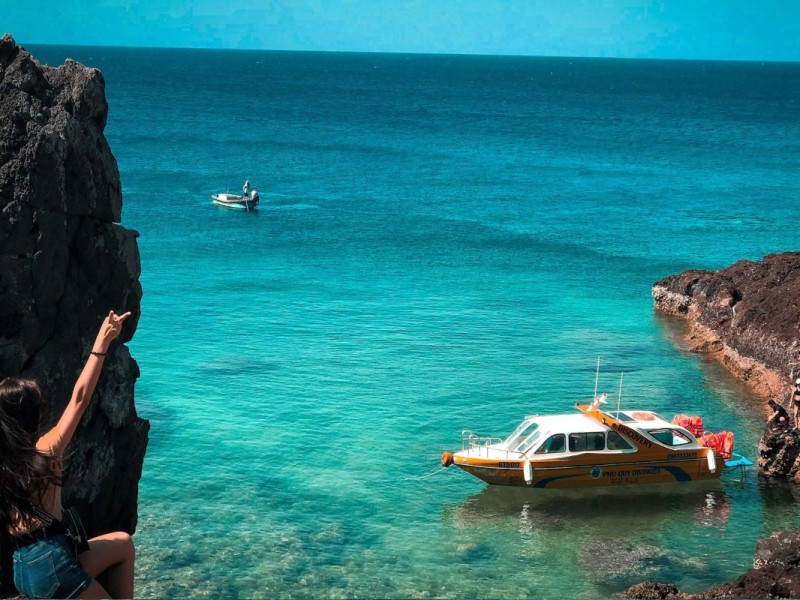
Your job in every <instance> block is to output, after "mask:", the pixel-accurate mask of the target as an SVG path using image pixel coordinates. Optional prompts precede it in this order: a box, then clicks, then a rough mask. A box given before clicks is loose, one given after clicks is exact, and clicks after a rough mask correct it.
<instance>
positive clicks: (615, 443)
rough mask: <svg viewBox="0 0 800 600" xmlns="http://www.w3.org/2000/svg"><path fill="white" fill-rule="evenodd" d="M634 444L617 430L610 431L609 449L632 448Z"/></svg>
mask: <svg viewBox="0 0 800 600" xmlns="http://www.w3.org/2000/svg"><path fill="white" fill-rule="evenodd" d="M632 448H633V446H631V445H630V444H629V443H628V440H626V439H625V438H624V437H622V436H621V435H620V434H618V433H617V432H616V431H609V432H608V449H609V450H631V449H632Z"/></svg>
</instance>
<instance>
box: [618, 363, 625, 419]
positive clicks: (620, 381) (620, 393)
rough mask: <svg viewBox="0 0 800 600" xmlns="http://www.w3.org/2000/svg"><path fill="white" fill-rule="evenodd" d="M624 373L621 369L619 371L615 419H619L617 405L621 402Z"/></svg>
mask: <svg viewBox="0 0 800 600" xmlns="http://www.w3.org/2000/svg"><path fill="white" fill-rule="evenodd" d="M623 375H625V373H623V372H622V371H620V372H619V396H617V419H619V405H620V403H621V402H622V376H623Z"/></svg>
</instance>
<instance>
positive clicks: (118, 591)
mask: <svg viewBox="0 0 800 600" xmlns="http://www.w3.org/2000/svg"><path fill="white" fill-rule="evenodd" d="M135 557H136V549H135V548H134V547H133V540H132V539H131V536H129V535H128V534H127V533H124V532H122V531H115V532H114V533H107V534H105V535H101V536H98V537H96V538H92V539H91V540H89V550H87V551H86V552H84V553H83V554H81V555H80V556H79V557H78V559H79V560H80V562H81V565H82V566H83V568H84V569H85V570H86V572H87V573H89V575H91V576H92V577H97V576H98V575H99V574H100V573H102V572H103V571H106V570H108V593H109V594H111V596H106V597H112V598H133V565H134V559H135ZM96 583H97V582H96V581H93V582H92V587H94V585H95V584H96ZM97 585H98V587H100V589H101V590H102V586H100V584H97ZM92 587H90V588H89V589H87V590H86V592H87V593H88V592H89V591H90V590H91V589H92ZM81 597H83V596H81ZM93 597H99V596H93Z"/></svg>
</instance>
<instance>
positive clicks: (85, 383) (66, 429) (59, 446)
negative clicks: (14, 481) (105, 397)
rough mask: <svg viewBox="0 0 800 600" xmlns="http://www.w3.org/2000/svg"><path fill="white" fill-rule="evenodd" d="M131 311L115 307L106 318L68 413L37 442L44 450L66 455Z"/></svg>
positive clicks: (55, 454)
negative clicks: (124, 311) (112, 345)
mask: <svg viewBox="0 0 800 600" xmlns="http://www.w3.org/2000/svg"><path fill="white" fill-rule="evenodd" d="M130 315H131V313H130V312H126V313H125V314H122V315H117V314H115V313H114V311H113V310H112V311H111V312H109V313H108V316H107V317H106V318H105V319H104V320H103V324H102V325H101V326H100V331H99V332H98V333H97V339H95V341H94V344H93V345H92V352H91V354H89V358H88V359H87V360H86V365H85V366H84V367H83V371H81V374H80V377H78V381H77V382H76V383H75V388H74V389H73V390H72V398H71V399H70V401H69V404H67V407H66V408H65V409H64V414H62V415H61V418H60V419H59V420H58V423H57V424H56V426H55V427H53V429H51V430H50V431H49V432H47V433H46V434H45V435H44V436H43V437H42V438H41V439H40V440H39V443H38V444H36V446H37V447H38V448H39V449H40V450H42V451H45V452H48V453H50V454H52V455H54V456H63V454H64V450H65V449H66V447H67V445H69V442H70V440H72V436H73V435H74V433H75V430H76V429H77V427H78V423H79V422H80V420H81V417H82V416H83V413H84V412H85V411H86V407H87V406H88V405H89V401H90V400H91V398H92V394H93V393H94V388H95V387H96V386H97V380H98V379H99V378H100V370H101V369H102V368H103V361H104V360H105V357H106V352H108V347H109V345H110V344H111V342H113V341H114V340H115V339H117V338H118V337H119V334H120V332H121V331H122V323H123V322H124V321H125V319H127V318H128V317H129V316H130Z"/></svg>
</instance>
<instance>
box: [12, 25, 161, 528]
mask: <svg viewBox="0 0 800 600" xmlns="http://www.w3.org/2000/svg"><path fill="white" fill-rule="evenodd" d="M107 115H108V104H107V103H106V98H105V81H104V79H103V76H102V74H101V73H100V71H98V70H97V69H91V68H87V67H84V66H82V65H80V64H78V63H76V62H74V61H71V60H67V61H66V63H65V64H64V65H62V66H60V67H58V68H51V67H48V66H45V65H42V64H40V63H39V62H38V61H37V60H36V59H35V58H33V57H32V56H31V55H30V54H29V53H28V52H26V51H25V50H24V49H23V48H21V47H19V46H17V45H16V43H15V41H14V39H13V38H12V37H11V36H10V35H5V36H4V37H3V38H2V40H0V215H2V218H0V378H3V377H8V376H19V377H29V378H33V379H36V380H37V381H38V382H39V385H40V386H41V388H42V391H43V393H44V395H45V397H46V398H48V399H49V400H50V401H51V404H52V409H53V417H57V416H58V415H59V414H60V412H61V410H63V408H64V406H65V405H66V404H67V402H68V400H69V397H70V394H71V392H72V386H73V385H74V383H75V381H76V379H77V377H78V374H79V373H80V370H81V368H82V367H83V364H84V361H85V359H86V357H87V355H88V352H89V350H90V349H91V344H92V342H93V340H94V336H95V335H96V333H97V330H98V327H99V326H100V323H101V321H102V319H103V317H104V316H105V315H106V314H108V311H109V310H112V309H113V310H116V311H120V312H122V311H126V310H129V311H131V313H132V315H131V317H130V318H129V319H128V320H127V321H126V322H125V326H124V328H123V331H122V335H121V337H120V341H119V342H116V343H115V344H114V345H112V347H111V349H110V351H109V356H108V358H107V359H106V362H105V367H104V370H103V374H102V376H101V378H100V382H99V384H98V386H97V390H96V391H95V394H94V399H93V401H92V404H91V405H90V406H89V409H88V411H87V413H86V415H85V416H84V419H83V421H82V423H81V425H80V427H79V429H78V432H77V434H76V436H75V438H74V440H73V442H72V444H71V445H70V449H69V453H68V458H67V464H66V471H65V487H64V503H65V504H66V505H70V506H73V507H75V508H76V509H77V510H78V512H79V513H80V515H81V517H82V519H83V521H84V524H85V526H86V529H87V533H88V534H89V535H96V534H98V533H101V532H106V531H109V530H116V529H122V530H125V531H128V532H130V533H133V531H134V530H135V528H136V521H137V497H138V484H139V479H140V477H141V473H142V463H143V460H144V454H145V449H146V446H147V439H148V430H149V423H148V422H147V421H145V420H143V419H140V418H139V417H138V416H137V414H136V408H135V406H134V383H135V381H136V379H137V378H138V376H139V367H138V365H137V364H136V361H135V360H134V359H133V358H132V357H131V355H130V353H129V351H128V348H127V347H126V346H125V345H124V343H125V342H127V341H129V340H130V339H131V338H132V337H133V334H134V332H135V331H136V326H137V324H138V321H139V317H140V314H141V309H140V303H141V297H142V289H141V285H140V284H139V274H140V265H139V250H138V247H137V243H136V238H137V236H138V234H137V233H136V232H135V231H132V230H129V229H125V228H124V227H121V226H120V225H119V221H120V220H121V212H122V191H121V186H120V179H119V171H118V170H117V163H116V160H115V159H114V156H113V155H112V153H111V150H110V148H109V146H108V143H107V142H106V138H105V136H104V134H103V130H104V128H105V125H106V117H107ZM54 421H55V419H53V422H54Z"/></svg>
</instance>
